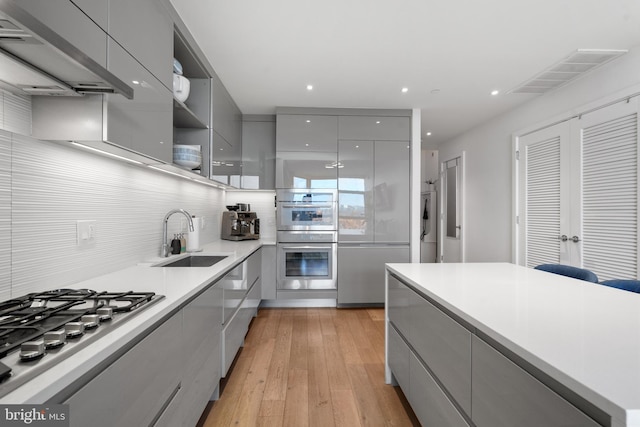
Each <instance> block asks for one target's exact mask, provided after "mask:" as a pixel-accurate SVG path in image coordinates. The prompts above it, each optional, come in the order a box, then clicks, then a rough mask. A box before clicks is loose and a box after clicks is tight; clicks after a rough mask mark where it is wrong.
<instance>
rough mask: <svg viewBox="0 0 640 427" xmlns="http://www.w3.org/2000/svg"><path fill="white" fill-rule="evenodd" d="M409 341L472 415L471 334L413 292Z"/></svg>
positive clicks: (410, 304) (410, 305) (459, 402)
mask: <svg viewBox="0 0 640 427" xmlns="http://www.w3.org/2000/svg"><path fill="white" fill-rule="evenodd" d="M410 295H411V301H410V303H409V307H410V308H409V324H410V325H411V327H410V329H409V335H408V336H407V338H408V339H409V341H410V342H411V344H412V345H413V348H414V349H415V351H416V352H417V353H418V354H419V355H420V358H421V359H422V360H423V361H424V362H425V363H426V364H427V366H429V368H430V369H431V371H432V372H433V373H434V375H436V376H437V377H438V379H439V380H440V381H441V382H442V384H443V385H444V387H446V388H447V390H448V391H449V393H451V395H452V396H453V398H454V399H455V400H456V401H457V402H458V404H459V405H460V406H462V408H463V409H464V410H465V411H466V412H467V413H471V335H472V334H471V332H470V331H469V330H468V329H466V328H464V327H463V326H461V325H460V324H459V323H458V322H456V321H455V320H453V319H452V318H451V317H449V316H448V315H446V314H445V313H443V312H442V311H441V310H439V309H438V308H436V307H435V306H434V305H432V304H431V303H430V302H429V301H427V300H426V299H424V298H423V297H421V296H420V295H418V294H416V293H415V292H412V293H411V294H410Z"/></svg>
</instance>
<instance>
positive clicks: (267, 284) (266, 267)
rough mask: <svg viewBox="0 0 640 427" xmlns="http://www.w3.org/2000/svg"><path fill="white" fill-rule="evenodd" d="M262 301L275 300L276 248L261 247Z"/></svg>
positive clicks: (272, 246)
mask: <svg viewBox="0 0 640 427" xmlns="http://www.w3.org/2000/svg"><path fill="white" fill-rule="evenodd" d="M260 278H261V281H262V299H276V298H277V296H276V246H275V245H268V246H263V247H262V270H261V272H260Z"/></svg>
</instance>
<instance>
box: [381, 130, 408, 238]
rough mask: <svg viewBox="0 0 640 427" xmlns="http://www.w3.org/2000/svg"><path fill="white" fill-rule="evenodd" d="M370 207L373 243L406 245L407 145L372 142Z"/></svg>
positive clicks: (396, 142) (394, 142) (390, 142)
mask: <svg viewBox="0 0 640 427" xmlns="http://www.w3.org/2000/svg"><path fill="white" fill-rule="evenodd" d="M374 149H375V158H374V160H375V161H374V171H375V173H374V185H373V193H374V205H375V225H374V226H375V235H374V240H375V242H376V243H409V206H410V200H409V198H410V194H409V185H410V177H411V173H410V166H411V160H410V159H411V155H410V149H409V144H408V143H406V142H398V141H376V142H375V147H374Z"/></svg>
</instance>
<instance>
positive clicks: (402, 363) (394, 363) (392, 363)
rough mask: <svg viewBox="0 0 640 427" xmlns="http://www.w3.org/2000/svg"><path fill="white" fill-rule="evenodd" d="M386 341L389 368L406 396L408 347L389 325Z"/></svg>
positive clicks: (408, 387) (407, 391) (408, 382)
mask: <svg viewBox="0 0 640 427" xmlns="http://www.w3.org/2000/svg"><path fill="white" fill-rule="evenodd" d="M387 339H388V343H387V348H388V358H389V360H388V364H389V368H390V369H391V372H392V373H393V376H394V377H395V378H396V381H398V385H399V386H400V388H402V391H403V392H404V393H405V395H406V394H408V393H409V390H410V381H409V378H410V374H409V352H410V350H409V347H408V346H407V344H406V343H405V342H404V340H403V339H402V338H401V337H400V335H398V332H397V331H396V329H395V328H394V327H393V326H391V325H389V330H388V335H387Z"/></svg>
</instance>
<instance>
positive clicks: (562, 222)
mask: <svg viewBox="0 0 640 427" xmlns="http://www.w3.org/2000/svg"><path fill="white" fill-rule="evenodd" d="M569 130H570V129H569V124H568V123H560V124H558V125H555V126H552V127H550V128H546V129H543V130H540V131H537V132H534V133H531V134H529V135H526V136H523V137H520V139H519V142H518V150H519V160H518V174H519V176H518V204H519V206H518V218H519V226H518V230H519V235H518V263H519V264H521V265H526V266H528V267H535V266H536V265H538V264H547V263H569V262H570V260H569V254H568V253H567V249H568V248H567V245H566V242H562V241H561V240H560V236H561V235H562V230H563V229H565V228H566V222H567V220H568V218H569V209H570V204H569V203H568V194H569V192H568V187H569V172H570V171H569V167H570V164H569V157H568V155H569V147H568V143H569V136H570V131H569Z"/></svg>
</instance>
